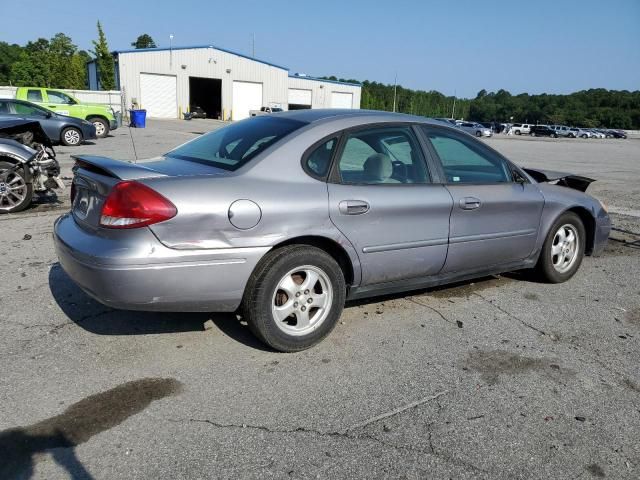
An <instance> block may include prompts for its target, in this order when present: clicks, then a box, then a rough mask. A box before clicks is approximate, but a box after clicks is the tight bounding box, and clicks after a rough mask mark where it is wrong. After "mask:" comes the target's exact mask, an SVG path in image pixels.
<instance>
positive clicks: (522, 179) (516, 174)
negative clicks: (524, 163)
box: [513, 170, 528, 185]
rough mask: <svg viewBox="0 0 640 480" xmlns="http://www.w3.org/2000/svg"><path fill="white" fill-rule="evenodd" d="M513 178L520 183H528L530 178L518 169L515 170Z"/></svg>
mask: <svg viewBox="0 0 640 480" xmlns="http://www.w3.org/2000/svg"><path fill="white" fill-rule="evenodd" d="M513 180H514V181H515V182H516V183H519V184H520V185H524V184H525V183H528V180H527V179H526V178H525V177H524V176H523V175H522V174H521V173H520V172H519V171H517V170H514V171H513Z"/></svg>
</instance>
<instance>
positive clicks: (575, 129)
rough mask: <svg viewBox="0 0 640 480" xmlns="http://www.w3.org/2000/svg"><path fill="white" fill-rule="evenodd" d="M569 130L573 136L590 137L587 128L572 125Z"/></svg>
mask: <svg viewBox="0 0 640 480" xmlns="http://www.w3.org/2000/svg"><path fill="white" fill-rule="evenodd" d="M569 130H570V131H571V134H572V135H573V137H575V138H591V132H589V131H588V130H583V129H581V128H578V127H572V128H570V129H569Z"/></svg>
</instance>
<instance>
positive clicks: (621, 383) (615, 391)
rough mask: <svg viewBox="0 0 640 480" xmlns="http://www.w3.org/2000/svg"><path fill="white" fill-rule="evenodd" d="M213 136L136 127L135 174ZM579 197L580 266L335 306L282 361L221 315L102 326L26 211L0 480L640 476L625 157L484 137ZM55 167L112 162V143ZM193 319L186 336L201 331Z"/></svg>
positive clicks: (15, 265)
mask: <svg viewBox="0 0 640 480" xmlns="http://www.w3.org/2000/svg"><path fill="white" fill-rule="evenodd" d="M218 125H219V123H217V122H212V121H201V120H194V121H191V122H185V121H182V122H180V121H164V122H161V121H155V122H154V121H150V122H149V124H148V128H147V129H145V130H134V131H132V132H131V133H132V134H133V136H134V138H135V147H136V150H137V154H138V156H139V157H140V158H143V157H147V156H153V155H158V154H160V153H162V152H164V151H166V150H168V149H169V148H171V147H172V146H174V145H176V144H178V143H181V142H183V141H186V140H188V139H189V138H192V137H194V136H195V135H197V134H199V133H201V132H204V131H207V130H210V129H212V128H216V127H217V126H218ZM487 142H488V143H489V144H490V145H492V146H493V147H494V148H496V149H498V150H499V151H501V152H503V153H505V154H506V155H507V156H508V157H510V158H512V159H513V160H514V161H516V162H517V163H519V164H522V165H529V166H538V167H544V168H549V169H556V170H564V171H571V172H575V173H580V174H584V175H587V176H592V177H594V178H597V179H598V181H597V182H596V183H595V184H594V185H593V186H592V187H590V191H591V192H593V193H594V194H596V195H597V196H598V197H600V198H601V199H603V200H604V201H605V202H606V203H607V204H608V205H609V207H610V210H611V211H612V212H614V213H613V215H612V216H613V221H614V227H615V229H614V231H613V232H612V238H611V241H610V243H609V245H608V247H607V249H606V251H605V253H604V254H603V255H602V256H601V257H597V258H587V259H585V261H584V263H583V265H582V267H581V269H580V271H579V272H578V274H577V275H576V276H575V277H574V278H573V279H572V280H571V281H570V282H568V283H566V284H562V285H546V284H539V283H533V282H531V281H528V280H526V279H525V278H523V277H522V276H521V275H517V274H513V275H505V276H500V277H490V278H484V279H480V280H478V281H475V282H467V283H463V284H459V285H454V286H450V287H447V288H438V289H435V290H429V291H418V292H411V293H409V294H405V295H397V296H391V297H383V298H376V299H372V300H370V301H366V302H359V303H354V304H350V305H349V306H348V307H347V308H346V309H345V312H344V315H343V317H342V321H341V322H340V324H339V325H338V326H337V328H336V330H335V331H334V332H333V333H332V334H331V336H330V337H329V338H327V339H326V340H325V341H324V342H322V343H321V344H320V345H318V346H317V347H315V348H313V349H311V350H308V351H305V352H302V353H298V354H279V353H275V352H272V351H268V350H267V349H265V348H264V347H263V346H262V345H261V344H259V343H258V342H257V341H256V340H254V339H253V337H252V336H251V334H250V333H249V332H248V330H247V328H246V326H245V325H243V324H242V323H241V322H239V321H238V320H237V319H236V318H235V317H234V316H232V315H218V314H152V313H148V314H147V313H136V312H125V311H115V310H111V309H108V308H106V307H104V306H102V305H100V304H98V303H96V302H95V301H93V300H91V299H90V298H89V297H87V296H86V295H85V294H84V293H82V292H81V291H80V290H79V289H78V288H76V287H75V286H74V285H73V284H72V283H71V281H70V280H69V279H68V277H67V276H66V275H65V274H64V272H63V271H62V270H61V269H60V267H59V266H58V264H57V261H56V257H55V254H54V252H53V247H52V242H51V230H52V223H53V221H54V219H55V218H56V216H57V215H59V213H60V212H61V211H63V210H65V209H67V208H68V206H67V202H68V198H67V197H66V196H65V195H61V196H60V198H59V199H58V201H59V202H60V203H58V204H56V203H53V204H52V203H43V204H41V205H38V206H36V207H34V208H32V209H30V210H29V211H27V212H24V213H22V214H18V215H10V216H3V217H1V218H0V240H1V241H2V245H3V249H2V251H1V252H0V275H1V277H2V280H3V281H2V282H1V284H0V365H1V370H0V372H1V375H0V405H2V408H1V409H0V478H3V479H4V478H46V479H57V478H76V479H77V478H96V479H98V478H100V479H101V478H352V477H353V478H492V479H493V478H505V479H506V478H509V479H511V478H545V479H546V478H571V479H577V478H584V479H588V478H594V477H595V478H602V477H608V478H628V479H636V478H639V477H640V442H638V438H640V369H639V367H638V365H639V363H640V346H639V339H640V273H639V272H640V212H638V210H639V207H638V205H640V187H639V186H638V179H640V141H638V140H627V141H624V140H568V139H566V140H565V139H559V140H551V139H539V138H535V139H529V138H506V137H494V138H491V139H489V140H487ZM59 150H60V159H61V160H62V164H63V170H64V172H65V175H69V172H70V167H71V160H70V157H69V154H71V153H81V152H82V153H93V154H101V155H108V156H114V157H116V158H124V159H133V158H134V153H133V148H132V144H131V139H130V137H129V131H128V129H126V128H123V129H118V130H116V131H114V132H113V134H112V136H111V137H109V138H106V139H103V140H98V141H96V142H95V143H94V144H93V145H84V146H81V147H78V148H76V149H70V148H65V147H61V148H59ZM209 319H211V320H213V323H214V327H213V328H211V329H208V330H205V329H204V328H203V323H204V322H205V321H207V320H209Z"/></svg>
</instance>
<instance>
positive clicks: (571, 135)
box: [567, 133, 576, 138]
mask: <svg viewBox="0 0 640 480" xmlns="http://www.w3.org/2000/svg"><path fill="white" fill-rule="evenodd" d="M567 137H569V138H576V136H575V135H574V134H573V133H570V134H569V135H567Z"/></svg>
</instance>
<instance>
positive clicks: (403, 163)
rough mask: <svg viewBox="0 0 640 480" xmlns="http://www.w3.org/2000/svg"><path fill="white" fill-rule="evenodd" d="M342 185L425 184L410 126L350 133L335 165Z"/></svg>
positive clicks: (420, 157) (423, 165)
mask: <svg viewBox="0 0 640 480" xmlns="http://www.w3.org/2000/svg"><path fill="white" fill-rule="evenodd" d="M338 170H339V173H340V178H341V180H342V183H351V184H367V185H375V184H400V183H428V181H429V180H428V178H429V177H428V175H427V168H426V163H425V161H424V158H423V156H422V152H421V150H420V146H419V144H418V141H417V139H416V138H415V136H414V134H413V132H412V130H411V127H400V126H399V127H380V128H373V129H368V130H360V131H356V132H352V133H349V134H348V135H347V138H346V142H345V145H344V149H343V151H342V154H341V155H340V160H339V162H338Z"/></svg>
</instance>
